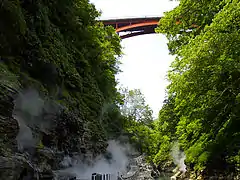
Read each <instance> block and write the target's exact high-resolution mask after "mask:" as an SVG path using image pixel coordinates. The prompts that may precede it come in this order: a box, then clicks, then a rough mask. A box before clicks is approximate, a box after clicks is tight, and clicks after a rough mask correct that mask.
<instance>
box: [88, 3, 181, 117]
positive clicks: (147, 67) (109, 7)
mask: <svg viewBox="0 0 240 180" xmlns="http://www.w3.org/2000/svg"><path fill="white" fill-rule="evenodd" d="M90 2H92V3H93V4H95V6H96V8H97V9H98V10H100V11H101V12H102V15H101V19H112V18H124V17H145V16H163V12H166V11H169V10H171V9H173V8H174V7H176V6H177V5H178V2H177V1H169V0H148V1H143V0H142V1H139V0H90ZM121 45H122V47H123V53H124V55H123V57H122V58H121V59H120V61H121V63H122V64H121V66H120V69H121V70H122V71H123V72H122V73H120V74H118V75H117V76H116V78H117V80H118V82H119V85H122V86H123V87H127V88H128V89H140V90H141V92H142V93H143V94H144V96H145V99H146V103H147V104H149V106H150V107H151V108H152V110H153V116H154V117H155V118H156V117H157V116H158V112H159V110H160V109H161V107H162V103H163V100H164V99H165V96H166V93H165V89H166V86H167V84H168V81H167V79H166V76H167V71H168V70H169V66H170V64H171V62H172V60H173V59H174V58H173V57H172V56H170V55H169V51H168V48H167V39H166V37H165V36H164V35H162V34H148V35H141V36H136V37H131V38H127V39H124V40H122V42H121Z"/></svg>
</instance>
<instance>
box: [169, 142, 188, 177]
mask: <svg viewBox="0 0 240 180" xmlns="http://www.w3.org/2000/svg"><path fill="white" fill-rule="evenodd" d="M171 156H172V158H173V162H174V164H175V165H177V166H178V168H179V170H180V171H181V172H183V173H185V172H186V171H187V169H186V165H185V163H184V161H185V159H186V155H185V153H184V152H183V151H180V149H179V144H178V142H175V143H174V144H173V147H172V150H171Z"/></svg>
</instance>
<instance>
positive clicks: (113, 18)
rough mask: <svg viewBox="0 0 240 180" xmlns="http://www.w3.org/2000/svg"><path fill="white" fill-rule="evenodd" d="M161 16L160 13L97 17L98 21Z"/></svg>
mask: <svg viewBox="0 0 240 180" xmlns="http://www.w3.org/2000/svg"><path fill="white" fill-rule="evenodd" d="M157 17H161V16H160V15H151V16H150V15H149V16H121V17H119V16H118V17H104V18H101V17H100V18H97V20H99V21H105V20H118V19H137V18H157Z"/></svg>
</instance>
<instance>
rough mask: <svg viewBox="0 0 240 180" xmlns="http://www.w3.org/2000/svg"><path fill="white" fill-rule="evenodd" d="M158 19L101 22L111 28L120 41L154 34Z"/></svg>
mask: <svg viewBox="0 0 240 180" xmlns="http://www.w3.org/2000/svg"><path fill="white" fill-rule="evenodd" d="M159 20H160V17H151V18H149V17H148V18H130V19H113V20H103V21H102V22H103V23H104V25H105V26H109V25H110V26H113V27H114V28H115V29H116V32H117V33H118V35H119V36H120V38H121V39H125V38H129V37H133V36H138V35H144V34H152V33H155V28H156V27H157V25H158V22H159Z"/></svg>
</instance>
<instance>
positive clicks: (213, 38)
mask: <svg viewBox="0 0 240 180" xmlns="http://www.w3.org/2000/svg"><path fill="white" fill-rule="evenodd" d="M98 16H99V13H98V12H97V11H96V10H95V8H94V6H93V5H92V4H90V3H89V2H88V0H68V1H66V0H55V1H53V0H50V1H46V0H38V1H30V0H4V1H1V2H0V39H1V40H0V72H1V74H0V77H1V78H0V102H1V103H0V134H1V138H0V145H1V148H0V153H1V155H3V156H8V155H9V154H7V153H6V152H8V150H6V149H10V147H11V146H12V145H10V144H11V143H9V142H10V140H9V139H11V138H12V139H14V138H15V137H16V133H15V134H14V135H12V134H11V133H10V134H11V136H10V135H9V132H10V131H7V130H6V129H8V125H9V124H8V123H9V122H6V118H5V117H8V118H9V117H10V116H12V110H13V108H14V107H13V106H14V104H13V103H12V102H11V103H8V101H13V99H11V98H8V96H7V95H8V94H9V92H12V90H14V91H15V92H16V94H18V93H19V92H21V90H22V89H35V90H37V91H39V92H40V94H41V96H42V97H48V98H49V99H51V100H53V101H54V102H56V103H58V104H60V105H61V107H64V108H62V109H61V110H62V111H63V113H62V114H61V115H60V117H59V118H58V119H57V122H55V123H56V124H55V126H54V128H55V129H54V128H53V129H52V130H51V131H55V132H54V133H53V134H54V138H55V139H54V140H55V146H56V148H57V149H58V150H64V151H67V152H71V151H81V152H82V153H84V152H85V153H86V151H82V150H81V147H82V146H86V144H84V143H83V142H82V141H81V139H82V138H83V139H85V142H87V143H88V145H89V146H90V147H88V148H86V149H87V150H88V151H91V153H93V154H94V155H97V154H99V153H101V152H104V150H105V149H106V140H107V139H108V138H113V137H117V136H119V135H123V134H124V135H127V136H129V137H130V141H131V142H132V143H133V144H134V145H135V146H136V147H137V148H138V150H139V151H141V152H143V153H146V154H147V155H148V160H149V161H152V162H154V163H155V164H157V165H160V166H161V165H163V164H164V163H165V162H167V161H169V160H171V156H170V150H171V147H172V144H173V143H174V142H176V141H177V142H179V145H180V148H181V150H183V151H184V152H185V154H186V157H187V158H186V164H187V165H188V167H189V168H191V169H192V170H197V171H200V170H205V171H206V172H209V173H210V172H211V170H220V171H222V172H223V171H224V172H229V171H231V172H234V171H237V170H239V168H240V150H239V149H240V118H239V117H240V112H239V108H240V51H239V49H240V2H239V0H213V1H209V0H202V1H199V0H180V5H179V6H178V7H177V8H175V9H174V10H172V11H170V12H167V13H165V16H164V17H163V18H162V19H161V20H160V26H159V27H158V28H157V32H158V33H163V34H165V35H166V36H167V38H168V40H169V43H168V47H169V50H170V53H171V54H172V55H175V56H176V59H175V61H174V62H173V63H172V65H171V70H170V71H169V74H168V79H169V81H170V85H169V86H168V88H167V90H168V92H167V93H168V94H167V95H168V96H167V99H166V100H165V101H164V105H163V107H162V109H161V110H160V112H159V117H158V119H157V120H153V118H152V111H151V109H150V108H149V106H148V105H146V103H145V100H144V97H143V95H142V94H141V92H140V91H139V90H130V91H129V90H127V89H121V90H120V91H119V92H118V90H117V88H116V85H117V82H116V80H115V75H116V74H117V73H118V72H119V69H118V63H119V62H118V57H119V56H120V55H121V47H120V39H119V37H118V36H117V34H116V33H115V31H114V29H113V28H111V27H104V26H103V24H101V23H99V22H97V21H96V18H97V17H98ZM6 17H7V18H6ZM9 89H10V90H9ZM3 116H4V118H2V117H3ZM7 120H9V119H7ZM9 121H10V120H9ZM12 121H13V120H12ZM15 129H16V128H15ZM65 129H67V132H68V133H70V135H69V137H68V136H66V135H63V134H62V131H64V130H65ZM11 131H12V129H11ZM42 133H43V132H42ZM6 134H7V135H6ZM2 135H4V136H2ZM5 135H6V136H5ZM43 137H44V136H43ZM46 139H49V137H47V138H46ZM59 142H60V143H59ZM63 144H65V145H63ZM41 146H49V147H50V144H49V143H48V141H44V140H43V142H42V144H41ZM51 146H52V145H51ZM14 153H15V152H14V151H12V152H11V153H10V154H11V155H13V154H14Z"/></svg>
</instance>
